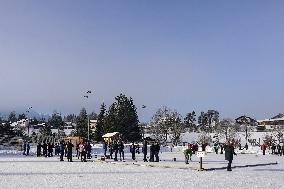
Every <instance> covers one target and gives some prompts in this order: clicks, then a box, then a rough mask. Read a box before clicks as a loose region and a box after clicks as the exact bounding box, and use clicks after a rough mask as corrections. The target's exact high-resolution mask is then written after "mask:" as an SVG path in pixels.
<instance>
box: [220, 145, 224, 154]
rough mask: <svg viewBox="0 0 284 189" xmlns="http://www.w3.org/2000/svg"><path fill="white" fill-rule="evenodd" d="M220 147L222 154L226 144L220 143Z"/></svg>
mask: <svg viewBox="0 0 284 189" xmlns="http://www.w3.org/2000/svg"><path fill="white" fill-rule="evenodd" d="M220 148H221V152H220V154H223V151H224V145H223V144H220Z"/></svg>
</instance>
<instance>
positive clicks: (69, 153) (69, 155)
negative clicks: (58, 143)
mask: <svg viewBox="0 0 284 189" xmlns="http://www.w3.org/2000/svg"><path fill="white" fill-rule="evenodd" d="M73 147H74V145H73V144H72V143H71V141H69V142H68V143H67V160H68V161H70V162H72V152H73Z"/></svg>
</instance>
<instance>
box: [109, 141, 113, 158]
mask: <svg viewBox="0 0 284 189" xmlns="http://www.w3.org/2000/svg"><path fill="white" fill-rule="evenodd" d="M108 148H109V156H110V159H112V154H113V144H112V143H110V144H109V146H108Z"/></svg>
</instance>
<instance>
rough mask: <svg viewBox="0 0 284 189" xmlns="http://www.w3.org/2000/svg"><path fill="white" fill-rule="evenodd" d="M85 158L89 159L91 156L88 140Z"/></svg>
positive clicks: (90, 146)
mask: <svg viewBox="0 0 284 189" xmlns="http://www.w3.org/2000/svg"><path fill="white" fill-rule="evenodd" d="M86 150H87V159H91V158H92V155H91V154H92V145H91V143H90V142H87V149H86Z"/></svg>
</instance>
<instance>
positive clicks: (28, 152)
mask: <svg viewBox="0 0 284 189" xmlns="http://www.w3.org/2000/svg"><path fill="white" fill-rule="evenodd" d="M30 149H31V146H30V143H29V142H27V153H26V156H28V155H30Z"/></svg>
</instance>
